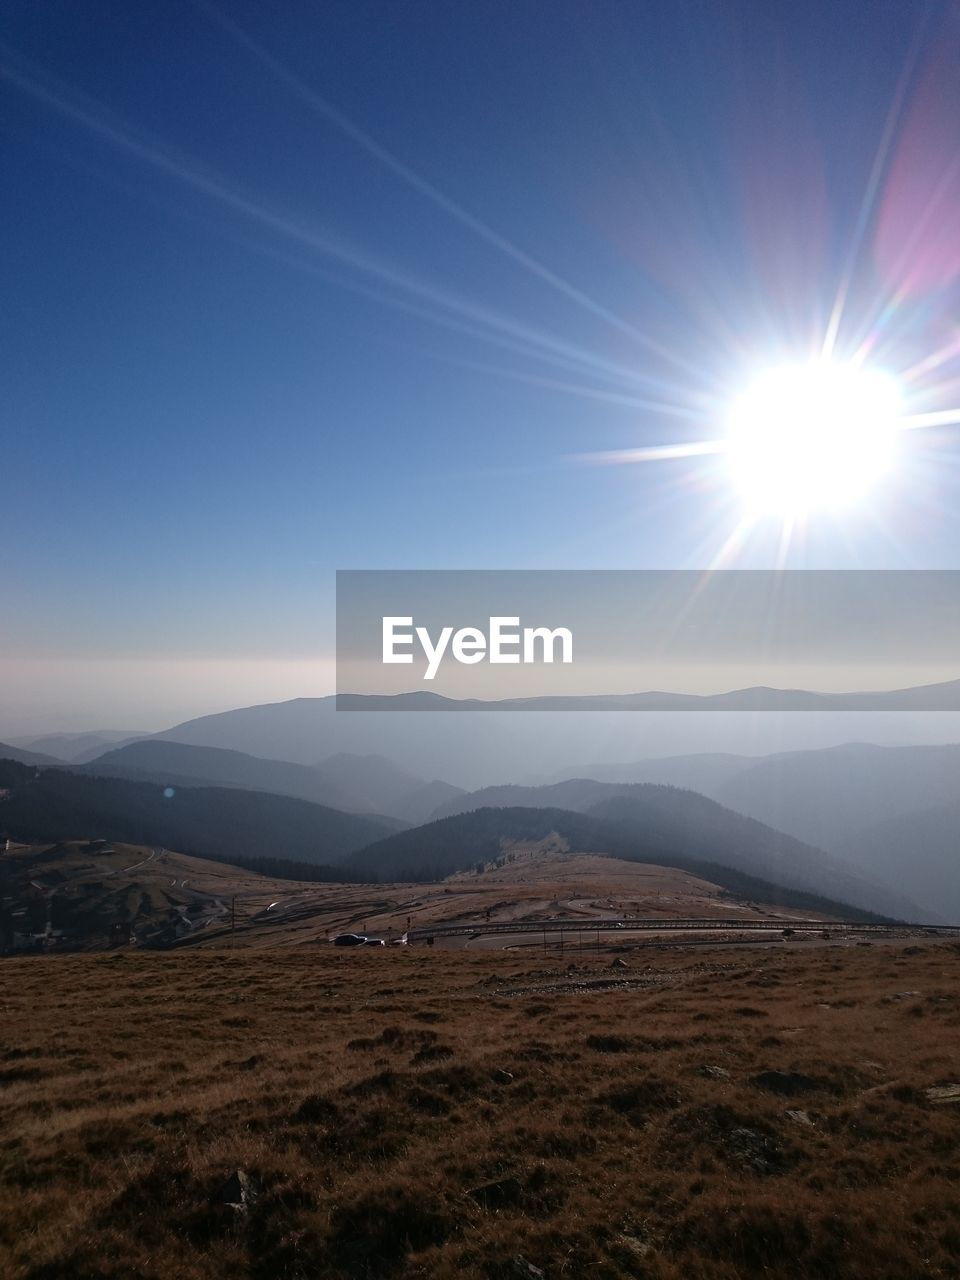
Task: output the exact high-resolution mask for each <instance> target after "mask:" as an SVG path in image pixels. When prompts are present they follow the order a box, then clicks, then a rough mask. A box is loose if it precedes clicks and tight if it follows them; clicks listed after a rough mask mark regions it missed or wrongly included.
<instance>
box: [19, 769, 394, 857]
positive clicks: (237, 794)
mask: <svg viewBox="0 0 960 1280" xmlns="http://www.w3.org/2000/svg"><path fill="white" fill-rule="evenodd" d="M0 785H2V784H0ZM168 792H170V793H172V794H167V793H168ZM397 825H398V824H396V823H393V822H391V821H390V820H388V819H385V818H384V819H381V818H374V817H369V816H366V815H363V814H353V813H342V812H340V811H339V810H337V809H331V808H327V807H325V806H323V805H318V804H310V803H309V802H307V801H305V800H297V799H293V798H291V797H287V796H276V795H268V794H266V793H263V792H259V791H243V790H227V789H224V788H220V787H176V788H164V787H162V786H159V785H155V784H153V783H148V782H132V781H127V780H123V779H118V778H98V777H88V776H85V775H83V774H76V773H67V772H65V771H63V770H59V769H45V770H42V771H41V772H40V774H39V775H38V776H36V777H34V775H33V771H31V772H30V777H29V778H28V779H25V780H23V781H21V782H19V783H17V784H16V785H15V786H14V787H13V789H12V791H11V794H10V795H9V796H7V797H6V798H5V799H0V829H5V830H7V831H8V832H9V833H10V835H12V836H15V837H16V838H17V839H21V840H29V841H37V842H41V841H51V842H52V841H57V840H70V839H77V838H81V837H84V838H93V837H101V838H103V839H105V840H111V841H121V842H124V843H126V844H143V845H156V846H164V847H166V848H171V849H178V850H180V851H181V852H183V853H194V854H198V855H200V856H202V857H210V858H220V859H225V860H226V861H230V860H231V859H232V858H234V857H242V858H262V857H269V858H292V859H295V860H297V861H300V862H315V863H327V862H337V861H339V860H340V859H342V858H344V857H346V855H347V854H348V853H350V852H351V851H352V850H355V849H358V848H361V847H363V846H364V845H366V844H369V843H370V841H371V840H375V839H377V838H379V837H382V836H384V835H385V834H387V833H389V832H391V831H395V830H396V827H397Z"/></svg>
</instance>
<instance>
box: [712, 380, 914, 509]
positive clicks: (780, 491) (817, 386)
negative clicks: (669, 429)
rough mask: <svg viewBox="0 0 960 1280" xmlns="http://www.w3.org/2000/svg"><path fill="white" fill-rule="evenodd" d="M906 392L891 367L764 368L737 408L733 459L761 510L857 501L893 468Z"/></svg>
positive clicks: (749, 499) (739, 483)
mask: <svg viewBox="0 0 960 1280" xmlns="http://www.w3.org/2000/svg"><path fill="white" fill-rule="evenodd" d="M899 413H900V392H899V388H898V386H897V383H896V382H895V380H894V379H893V378H892V377H890V376H889V374H886V373H883V372H881V371H879V370H875V369H867V368H862V367H859V366H857V365H852V364H834V363H832V362H829V361H819V362H813V363H809V364H800V365H786V366H782V367H780V368H776V369H770V370H768V371H767V372H766V373H764V374H762V375H761V376H760V377H759V378H758V379H757V380H756V381H755V382H754V383H753V385H752V386H750V387H749V388H748V390H747V391H746V392H745V393H744V394H743V395H742V396H740V397H739V399H738V400H737V401H736V402H735V404H734V405H733V407H732V411H731V414H730V422H729V434H728V441H727V448H726V454H727V460H728V463H729V466H730V469H731V475H732V479H733V482H734V484H735V485H736V487H737V489H738V490H739V492H740V494H741V496H742V498H743V501H744V502H745V504H746V506H747V507H748V509H749V510H750V512H751V513H753V514H755V515H778V516H783V517H785V518H790V517H793V516H802V515H803V514H805V513H806V512H809V511H812V510H817V509H824V508H831V509H835V508H839V507H847V506H850V505H852V504H854V503H856V502H858V501H860V500H861V499H862V498H864V497H865V496H866V495H867V494H868V493H869V491H870V490H871V489H872V488H873V486H874V485H875V484H876V482H877V481H878V480H879V479H880V478H881V477H882V476H883V475H884V474H885V473H886V472H888V471H889V470H890V468H891V466H892V464H893V460H894V454H895V445H896V435H897V418H898V416H899Z"/></svg>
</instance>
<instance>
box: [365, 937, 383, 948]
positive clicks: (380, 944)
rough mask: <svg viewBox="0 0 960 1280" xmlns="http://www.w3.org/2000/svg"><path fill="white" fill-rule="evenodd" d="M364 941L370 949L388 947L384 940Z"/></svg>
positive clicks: (368, 939) (366, 939) (372, 939)
mask: <svg viewBox="0 0 960 1280" xmlns="http://www.w3.org/2000/svg"><path fill="white" fill-rule="evenodd" d="M363 941H364V944H365V945H366V946H368V947H385V946H386V945H387V944H386V943H385V942H384V940H383V939H382V938H364V940H363Z"/></svg>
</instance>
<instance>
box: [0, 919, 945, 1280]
mask: <svg viewBox="0 0 960 1280" xmlns="http://www.w3.org/2000/svg"><path fill="white" fill-rule="evenodd" d="M957 959H958V955H957V950H956V944H933V945H925V946H921V947H917V946H908V947H903V946H895V945H891V946H884V947H880V946H876V947H865V948H859V947H851V948H849V949H847V948H844V947H834V946H827V947H823V948H820V947H816V946H812V945H811V946H810V947H808V948H795V949H793V950H785V951H782V952H778V953H776V954H771V953H770V952H769V951H764V952H763V953H762V954H761V953H758V952H757V951H754V950H750V949H744V948H741V949H738V950H732V951H727V952H724V953H723V955H722V958H720V959H718V957H717V956H716V954H715V953H711V954H710V955H705V954H704V953H703V952H702V951H701V952H689V951H686V952H685V951H675V952H669V953H651V952H645V953H643V954H642V956H640V957H639V958H637V959H633V958H632V957H629V958H628V961H627V963H628V966H629V967H628V968H626V969H619V968H615V969H611V968H610V965H609V960H594V959H592V958H591V957H589V956H584V957H582V958H579V957H575V958H574V960H573V961H571V959H570V955H569V953H568V954H567V955H566V956H564V957H563V958H562V959H561V958H559V957H558V958H556V959H553V958H546V957H544V956H539V957H536V958H533V959H531V958H530V957H525V958H522V957H517V956H515V955H509V954H502V953H501V954H489V953H488V954H483V955H470V954H463V953H460V954H450V953H445V952H437V951H436V950H435V951H434V952H432V953H431V952H428V951H427V949H426V948H424V949H419V950H418V949H414V948H411V949H407V948H397V949H395V950H393V949H391V950H385V951H376V952H373V951H369V950H366V949H361V950H360V952H349V953H345V952H339V951H335V950H334V949H333V948H309V949H306V950H305V949H299V950H296V951H290V952H285V953H280V952H269V951H267V952H264V951H258V952H246V953H245V952H237V953H234V954H230V953H228V952H226V951H221V952H211V951H207V952H204V953H195V952H194V953H182V952H179V953H175V954H172V955H171V954H166V955H162V956H158V955H155V954H152V955H151V954H137V953H136V952H133V953H131V952H125V953H116V954H114V955H112V956H100V957H93V956H51V957H47V958H44V957H38V958H31V959H24V960H8V961H5V962H4V975H5V980H6V981H5V994H4V1011H3V1037H2V1039H3V1047H2V1050H0V1081H2V1088H0V1134H2V1159H0V1274H2V1275H3V1276H4V1277H5V1280H94V1277H96V1278H97V1280H131V1278H132V1277H150V1278H151V1280H238V1277H249V1278H250V1280H306V1278H307V1277H316V1278H317V1280H424V1278H425V1277H429V1280H454V1278H456V1280H540V1278H541V1277H546V1278H547V1280H562V1278H566V1280H574V1278H575V1277H591V1278H596V1280H622V1278H635V1280H735V1278H737V1280H773V1278H774V1277H776V1278H777V1280H827V1278H828V1277H829V1278H830V1280H908V1278H911V1280H912V1278H916V1280H920V1278H921V1277H922V1278H923V1280H948V1278H949V1277H954V1276H956V1275H957V1274H958V1270H960V1199H958V1197H957V1194H956V1190H957V1158H956V1139H957V1125H958V1116H957V1105H956V1104H955V1103H954V1104H951V1103H949V1102H946V1101H939V1099H943V1098H945V1097H948V1096H949V1093H948V1092H947V1090H946V1086H948V1085H950V1084H951V1083H954V1082H955V1081H956V1079H957V1076H956V1064H957V1058H958V1054H960V1032H958V1023H957V991H956V984H955V982H954V981H953V979H952V976H951V975H952V971H953V969H954V967H955V965H956V963H957ZM798 1028H802V1034H797V1031H798ZM938 1091H939V1092H938Z"/></svg>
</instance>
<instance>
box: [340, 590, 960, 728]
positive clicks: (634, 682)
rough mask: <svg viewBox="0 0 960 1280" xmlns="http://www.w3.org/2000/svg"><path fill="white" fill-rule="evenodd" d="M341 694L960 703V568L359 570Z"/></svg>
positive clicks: (361, 703)
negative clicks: (942, 569)
mask: <svg viewBox="0 0 960 1280" xmlns="http://www.w3.org/2000/svg"><path fill="white" fill-rule="evenodd" d="M337 706H338V709H340V710H378V711H379V710H407V711H409V710H437V711H441V710H521V711H531V710H581V711H584V710H602V711H611V710H634V711H674V710H676V711H710V710H718V711H752V712H753V711H956V710H960V572H957V571H951V570H944V571H871V572H866V571H864V572H859V571H809V572H798V571H793V572H773V571H769V572H767V571H741V570H730V571H720V572H711V573H706V572H703V573H701V572H696V571H653V570H649V571H648V570H637V571H629V570H625V571H599V572H595V571H586V570H571V571H566V570H550V571H527V570H491V571H480V570H465V571H447V570H436V571H406V570H404V571H398V570H384V571H379V570H342V571H340V572H339V573H338V574H337Z"/></svg>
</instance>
